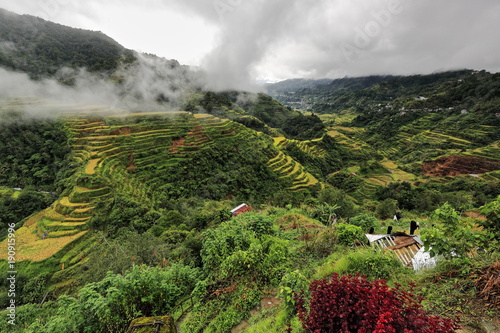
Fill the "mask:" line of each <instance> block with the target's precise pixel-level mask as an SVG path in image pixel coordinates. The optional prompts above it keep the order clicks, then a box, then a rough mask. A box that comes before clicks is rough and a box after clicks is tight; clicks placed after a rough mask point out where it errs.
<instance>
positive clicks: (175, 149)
mask: <svg viewBox="0 0 500 333" xmlns="http://www.w3.org/2000/svg"><path fill="white" fill-rule="evenodd" d="M185 142H186V139H185V138H179V139H175V140H173V141H172V147H170V148H168V151H169V152H171V153H178V152H179V149H178V148H179V147H183V146H184V143H185Z"/></svg>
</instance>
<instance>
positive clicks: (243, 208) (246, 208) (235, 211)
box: [231, 203, 253, 216]
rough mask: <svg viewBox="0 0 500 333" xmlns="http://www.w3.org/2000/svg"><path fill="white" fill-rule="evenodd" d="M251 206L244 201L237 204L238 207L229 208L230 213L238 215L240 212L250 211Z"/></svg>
mask: <svg viewBox="0 0 500 333" xmlns="http://www.w3.org/2000/svg"><path fill="white" fill-rule="evenodd" d="M252 209H253V208H252V206H249V205H247V204H246V203H242V204H241V205H239V206H238V207H235V208H233V209H231V213H232V214H233V215H234V216H236V215H239V214H241V213H246V212H249V211H251V210H252Z"/></svg>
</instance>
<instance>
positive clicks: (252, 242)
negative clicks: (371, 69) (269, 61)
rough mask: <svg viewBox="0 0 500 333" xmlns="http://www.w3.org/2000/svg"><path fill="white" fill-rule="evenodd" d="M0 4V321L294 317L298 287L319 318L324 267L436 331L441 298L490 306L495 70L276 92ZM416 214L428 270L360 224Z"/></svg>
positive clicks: (201, 324)
mask: <svg viewBox="0 0 500 333" xmlns="http://www.w3.org/2000/svg"><path fill="white" fill-rule="evenodd" d="M1 15H2V20H1V21H0V22H1V23H0V26H1V31H2V34H1V35H0V36H2V38H3V39H2V40H3V42H2V44H1V45H2V47H1V52H2V53H1V56H2V58H1V59H3V60H2V61H4V62H2V63H1V66H2V67H3V69H0V73H1V74H2V77H1V78H0V80H8V82H7V83H5V82H4V83H3V85H2V87H3V90H4V91H0V240H1V241H0V247H1V248H3V249H7V251H0V270H2V271H4V272H11V273H9V274H12V275H10V277H9V279H3V280H1V281H0V291H1V292H2V294H1V296H0V305H1V306H2V307H3V308H4V309H6V310H4V311H3V312H2V315H5V318H8V319H9V320H3V321H0V331H2V332H3V331H5V332H7V331H8V332H11V331H12V332H23V331H32V332H42V333H43V332H83V331H89V332H90V331H92V332H124V331H126V330H127V327H129V324H130V323H131V322H132V320H134V323H138V322H139V323H140V324H139V325H142V326H135V327H129V330H130V331H132V330H135V329H137V328H139V329H140V330H141V331H148V329H149V328H152V329H156V327H157V326H161V325H162V323H165V324H167V322H168V325H166V326H168V329H169V330H170V331H175V330H177V331H179V332H230V331H233V330H234V331H244V332H283V331H295V332H303V331H304V330H305V329H306V328H307V325H316V323H315V322H314V320H313V319H311V320H313V321H311V320H310V321H306V320H305V319H304V315H305V314H304V311H309V310H308V309H304V307H303V306H302V305H303V304H309V307H310V310H312V309H316V310H318V311H319V312H318V316H315V317H314V316H312V317H310V318H313V317H314V318H321V317H324V318H332V310H331V309H332V307H336V306H338V305H339V304H337V303H338V302H334V300H335V299H337V298H336V297H337V296H338V295H339V294H338V292H335V293H334V294H332V293H333V291H331V290H330V289H328V288H327V289H321V288H319V287H328V286H335V283H341V285H338V288H337V287H335V288H337V289H338V290H342V291H345V290H348V291H350V295H358V294H359V295H361V298H362V299H361V301H360V302H359V303H356V304H357V305H356V306H357V307H356V308H357V309H358V310H357V311H358V312H359V313H361V314H360V316H363V318H371V319H370V325H372V326H373V325H375V323H376V324H377V325H378V326H382V324H383V323H385V324H387V323H390V322H391V320H392V318H394V316H395V314H394V313H392V312H390V311H393V309H397V310H398V311H399V310H400V309H399V308H391V309H389V310H387V311H386V307H385V305H384V310H383V311H384V313H383V314H382V315H381V317H380V318H379V317H377V316H374V313H378V312H376V311H375V309H373V306H372V305H373V304H374V303H373V304H372V305H370V306H369V309H365V307H364V304H368V303H366V302H365V301H366V300H365V299H364V298H363V297H362V295H366V290H373V291H375V292H376V293H377V295H378V296H377V298H376V299H377V300H379V296H380V297H381V298H383V300H384V304H386V303H387V304H390V305H394V304H395V303H394V302H396V301H397V302H402V300H403V299H404V300H407V302H410V303H409V304H406V305H405V306H409V307H410V308H411V312H412V315H415V316H418V320H415V322H418V323H419V325H423V326H422V327H423V328H422V327H420V328H418V329H417V330H418V331H419V332H420V331H421V332H430V331H433V330H434V327H432V328H429V327H426V326H425V325H426V323H428V322H431V321H432V322H433V323H441V324H442V326H440V328H439V329H440V332H441V331H442V332H452V331H453V328H452V327H455V326H456V325H455V324H453V323H452V322H451V321H448V320H445V319H442V318H441V319H440V318H439V317H436V316H439V315H442V314H443V313H445V314H446V315H447V316H449V317H458V318H460V319H461V320H462V322H465V323H468V322H477V324H478V325H480V324H481V325H490V324H491V325H494V324H495V322H494V317H495V316H496V315H498V310H497V309H496V308H495V306H496V304H498V297H497V294H498V288H499V287H500V283H498V281H497V280H498V279H496V277H497V276H498V269H499V267H498V260H499V253H498V239H499V238H500V234H499V232H500V231H499V229H498V225H499V224H498V223H499V221H498V216H499V207H500V205H499V203H500V170H499V161H500V146H499V141H500V138H499V131H498V128H499V127H500V123H499V119H500V117H499V113H498V112H499V111H498V110H499V104H498V102H499V90H500V88H499V87H500V85H499V75H498V74H490V73H486V72H477V71H457V72H448V73H435V74H432V75H418V76H407V77H389V76H376V77H364V78H343V79H338V80H325V81H322V80H320V81H308V80H292V81H288V82H283V83H281V85H280V84H278V85H276V86H274V88H272V89H274V91H275V92H277V93H279V95H277V96H276V98H279V99H280V100H283V101H285V102H286V99H287V98H288V99H289V102H287V103H289V105H284V104H282V103H281V102H279V101H278V100H277V99H274V98H272V97H271V96H269V95H266V94H254V93H248V92H241V91H224V92H214V91H211V90H210V89H209V88H207V86H206V85H204V80H203V73H200V72H199V71H196V70H193V69H191V68H189V67H187V66H183V65H181V64H179V63H178V62H177V61H175V60H167V59H164V58H160V57H156V56H154V55H147V54H138V53H132V52H131V51H129V50H127V49H125V48H123V47H121V46H120V45H118V44H116V43H115V42H114V41H112V40H111V39H110V38H108V37H106V36H104V35H103V34H101V33H96V32H89V31H82V30H78V29H72V28H68V27H63V26H60V25H56V24H53V23H50V22H47V21H43V20H40V19H37V18H33V17H29V16H17V15H15V14H11V13H7V12H5V11H2V12H1ZM7 21H8V22H9V24H4V22H7ZM34 27H36V29H35V28H34ZM23 29H24V30H23ZM7 31H10V32H9V33H7ZM38 32H40V33H38ZM30 38H31V39H30ZM79 38H83V39H82V40H86V41H88V43H90V44H88V45H87V46H89V45H91V46H92V48H91V49H88V48H85V47H84V48H79V47H78V46H76V45H75V44H74V40H75V39H79ZM66 45H67V46H68V47H66ZM69 46H72V47H69ZM6 50H7V51H6ZM35 50H38V51H35ZM43 50H50V52H48V53H44V52H42V51H43ZM9 52H11V53H12V52H13V53H12V54H15V57H12V56H11V57H10V58H9V57H8V56H7V55H8V54H9ZM16 52H17V53H16ZM85 52H89V54H87V55H86V56H83V55H84V54H86V53H85ZM5 59H10V60H8V61H7V60H5ZM78 59H80V60H78ZM82 59H83V60H82ZM105 59H108V60H109V61H107V60H105ZM127 59H128V60H127ZM84 68H85V69H84ZM27 74H29V75H30V76H31V77H32V78H35V79H37V81H33V80H29V79H28V78H27V77H26V76H27ZM19 83H21V84H19ZM11 86H15V89H12V90H9V89H8V88H10V87H11ZM89 96H90V97H89ZM63 97H64V98H63ZM69 97H70V98H69ZM96 97H106V98H104V99H102V100H97V99H96ZM298 102H301V103H302V102H303V103H304V105H305V106H307V110H306V111H305V110H297V109H294V105H296V104H293V103H298ZM243 203H245V204H246V206H245V207H249V208H248V209H249V210H251V211H250V212H245V213H242V214H239V215H236V214H233V213H232V212H231V210H232V209H233V208H235V207H238V206H240V205H242V204H243ZM233 212H234V210H233ZM395 215H396V219H394V216H395ZM415 222H418V223H419V226H420V229H421V230H419V231H418V236H419V237H417V238H416V239H418V240H419V241H420V242H416V241H415V239H413V237H411V241H412V248H411V249H415V248H424V249H425V247H430V248H432V251H433V253H434V252H435V253H437V254H439V257H440V258H442V259H441V262H440V263H438V267H437V268H435V269H429V270H425V271H422V272H419V273H418V274H416V273H414V271H413V270H412V269H410V268H409V267H407V266H405V265H408V264H409V262H410V261H409V260H408V256H410V257H411V256H413V255H414V253H413V252H411V251H412V250H410V249H408V252H405V255H404V257H405V258H404V260H401V259H400V258H399V259H398V257H397V253H401V252H396V251H394V253H393V252H392V250H394V249H396V250H398V249H399V247H401V244H398V245H396V246H394V245H393V244H392V243H390V245H391V246H390V247H389V250H391V252H389V250H387V251H377V250H375V249H374V248H370V249H366V247H367V246H368V241H367V237H366V236H365V234H366V233H375V234H378V235H381V236H383V237H384V239H391V238H386V237H387V235H386V233H388V231H387V227H388V226H391V227H393V228H394V230H395V231H398V232H399V233H397V234H396V235H401V234H403V235H404V234H405V232H408V227H409V226H410V224H412V225H415ZM371 229H372V230H371ZM397 241H398V242H399V240H397ZM421 243H423V244H424V246H422V244H421ZM403 251H406V248H405V249H403ZM452 253H453V254H456V253H459V254H460V256H455V255H452ZM392 254H394V255H392ZM473 254H474V255H473ZM448 259H449V260H448ZM429 262H430V261H429ZM429 262H427V261H426V263H429ZM409 265H410V266H412V265H413V264H409ZM429 265H430V263H429ZM14 272H15V273H14ZM336 274H340V275H342V276H344V277H342V278H340V277H338V275H336ZM349 274H350V275H357V274H362V275H365V276H367V277H368V279H366V280H365V279H363V278H358V277H356V278H355V279H350V278H348V277H347V275H349ZM337 277H338V278H337ZM381 278H382V279H385V280H388V286H390V287H386V286H385V285H384V283H383V282H380V281H379V282H375V283H373V284H372V282H371V281H372V280H374V279H381ZM323 279H325V280H323ZM346 281H350V282H349V283H347V282H346ZM401 281H404V283H401ZM343 282H346V284H345V285H344V284H342V283H343ZM396 283H399V284H406V283H408V284H410V283H411V285H412V287H408V288H407V286H399V287H398V286H397V284H396ZM392 286H396V287H392ZM314 288H319V289H316V291H314V292H312V293H309V292H308V290H310V291H313V290H314ZM367 288H368V289H367ZM370 288H371V289H370ZM389 290H390V292H388V291H389ZM351 291H352V293H351ZM13 292H15V297H13V294H12V293H13ZM321 295H324V296H325V297H326V298H325V299H326V300H327V301H320V302H318V299H317V297H319V296H321ZM397 295H402V296H401V297H396V299H391V297H395V296H397ZM421 297H423V298H424V299H425V300H426V301H425V302H424V303H422V305H420V303H419V302H420V301H419V300H420V298H421ZM352 299H355V297H354V298H352ZM350 301H351V299H350ZM328 302H330V303H328ZM301 304H302V305H301ZM323 304H328V306H327V307H326V308H325V309H321V306H322V305H323ZM342 304H344V303H342ZM370 304H371V303H370ZM387 304H386V305H387ZM397 304H400V303H397ZM297 306H299V308H300V309H301V310H300V312H299V314H298V315H297ZM351 308H352V307H344V306H340V309H339V311H340V312H339V313H340V314H342V316H344V314H345V316H347V317H348V316H350V313H351V314H352V312H350V310H349V309H351ZM343 311H345V312H346V313H344V312H343ZM337 312H338V311H337ZM337 312H336V313H337ZM166 314H169V315H170V316H166ZM388 314H391V316H388ZM372 315H373V316H372ZM138 317H140V318H138ZM349 318H350V317H349ZM477 318H481V319H480V320H479V319H477ZM492 318H493V319H492ZM403 319H404V318H402V317H398V325H399V324H400V323H399V321H401V320H403ZM318 320H319V319H318ZM328 320H329V319H328ZM363 320H364V319H363ZM359 322H362V321H361V320H358V317H356V318H355V320H353V321H352V325H354V324H358V323H359ZM307 323H309V324H307ZM149 324H152V325H149ZM379 324H380V325H379ZM413 324H414V323H411V325H413ZM174 325H175V327H176V328H175V329H174V327H173V326H174ZM379 328H380V327H379ZM163 329H165V327H164V328H163ZM380 329H382V328H380ZM384 329H385V328H384Z"/></svg>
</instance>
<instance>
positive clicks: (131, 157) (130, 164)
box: [127, 152, 135, 170]
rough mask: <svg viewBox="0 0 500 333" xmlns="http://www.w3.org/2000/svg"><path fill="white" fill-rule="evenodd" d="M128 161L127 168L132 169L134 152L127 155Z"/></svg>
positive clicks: (133, 167) (133, 166)
mask: <svg viewBox="0 0 500 333" xmlns="http://www.w3.org/2000/svg"><path fill="white" fill-rule="evenodd" d="M128 161H129V166H128V167H127V170H134V169H135V165H134V153H132V152H130V155H129V157H128Z"/></svg>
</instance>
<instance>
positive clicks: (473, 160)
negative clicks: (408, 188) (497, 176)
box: [422, 155, 500, 176]
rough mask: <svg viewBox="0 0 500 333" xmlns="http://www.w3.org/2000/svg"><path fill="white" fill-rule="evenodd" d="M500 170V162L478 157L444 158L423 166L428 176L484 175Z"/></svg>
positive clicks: (457, 156) (455, 156)
mask: <svg viewBox="0 0 500 333" xmlns="http://www.w3.org/2000/svg"><path fill="white" fill-rule="evenodd" d="M495 170H500V161H498V160H493V159H488V158H482V157H478V156H459V155H452V156H444V157H440V158H438V159H436V160H434V161H431V162H427V163H425V164H423V165H422V171H423V173H424V174H425V175H426V176H456V175H467V174H482V173H485V172H490V171H495Z"/></svg>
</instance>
